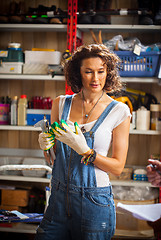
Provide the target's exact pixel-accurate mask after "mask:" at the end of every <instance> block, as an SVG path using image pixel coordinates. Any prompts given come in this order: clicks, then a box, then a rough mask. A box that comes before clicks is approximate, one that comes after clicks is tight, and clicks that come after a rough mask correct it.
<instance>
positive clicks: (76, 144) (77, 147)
mask: <svg viewBox="0 0 161 240" xmlns="http://www.w3.org/2000/svg"><path fill="white" fill-rule="evenodd" d="M74 126H75V132H73V131H72V130H71V128H70V127H69V126H68V124H67V123H66V122H65V121H64V120H61V126H60V125H59V124H58V123H57V122H54V123H53V124H52V125H51V127H52V130H53V132H54V134H55V138H56V139H58V140H59V141H61V142H63V143H65V144H67V145H68V146H69V147H71V148H72V149H73V150H74V151H76V152H77V153H78V154H80V155H83V154H85V153H87V152H88V151H89V150H90V148H89V147H88V145H87V142H86V139H85V137H84V135H83V133H82V131H81V129H80V127H79V126H78V124H77V122H75V123H74Z"/></svg>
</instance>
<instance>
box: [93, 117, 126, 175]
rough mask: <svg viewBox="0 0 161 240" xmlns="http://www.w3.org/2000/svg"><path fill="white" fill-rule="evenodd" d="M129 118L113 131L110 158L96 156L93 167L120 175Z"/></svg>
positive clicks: (124, 158)
mask: <svg viewBox="0 0 161 240" xmlns="http://www.w3.org/2000/svg"><path fill="white" fill-rule="evenodd" d="M129 129H130V117H128V118H127V119H126V120H124V121H123V122H122V123H121V124H120V125H118V126H117V127H116V128H115V129H114V130H113V143H112V157H104V156H102V155H100V154H97V155H96V159H95V161H94V162H93V163H94V165H95V166H97V167H98V168H100V169H101V170H103V171H105V172H110V173H112V174H114V175H120V174H121V172H122V171H123V169H124V166H125V162H126V157H127V152H128V145H129Z"/></svg>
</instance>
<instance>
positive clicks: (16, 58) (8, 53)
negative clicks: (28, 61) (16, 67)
mask: <svg viewBox="0 0 161 240" xmlns="http://www.w3.org/2000/svg"><path fill="white" fill-rule="evenodd" d="M0 61H1V63H2V62H21V63H23V62H24V54H23V52H22V50H15V49H7V50H0Z"/></svg>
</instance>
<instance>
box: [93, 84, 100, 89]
mask: <svg viewBox="0 0 161 240" xmlns="http://www.w3.org/2000/svg"><path fill="white" fill-rule="evenodd" d="M91 86H92V87H93V88H97V87H98V86H99V85H98V84H91Z"/></svg>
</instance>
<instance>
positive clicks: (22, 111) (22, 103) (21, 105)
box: [18, 95, 27, 126]
mask: <svg viewBox="0 0 161 240" xmlns="http://www.w3.org/2000/svg"><path fill="white" fill-rule="evenodd" d="M26 108H27V97H26V95H21V98H20V99H19V101H18V125H19V126H25V125H26Z"/></svg>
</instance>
